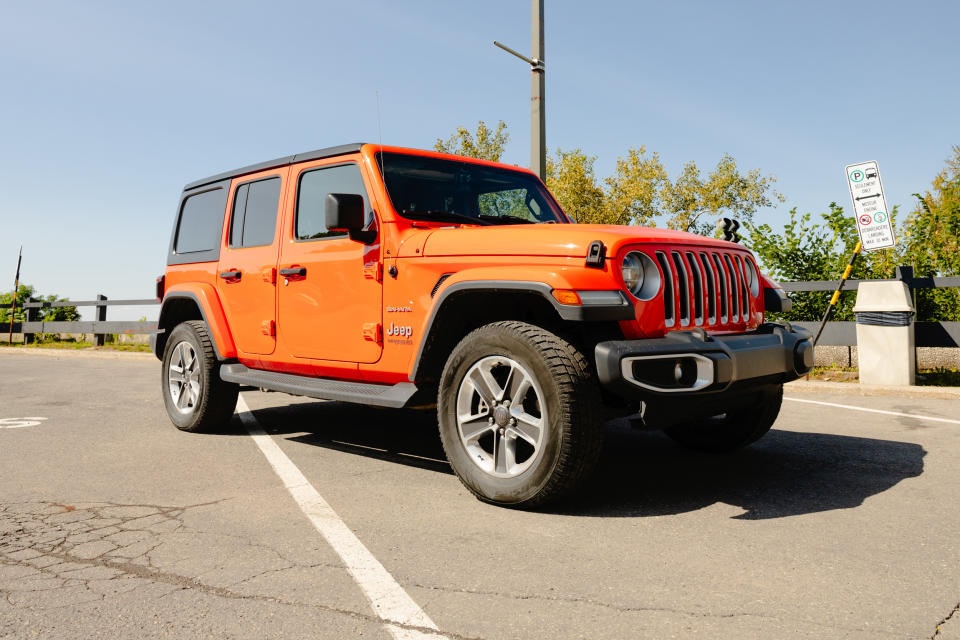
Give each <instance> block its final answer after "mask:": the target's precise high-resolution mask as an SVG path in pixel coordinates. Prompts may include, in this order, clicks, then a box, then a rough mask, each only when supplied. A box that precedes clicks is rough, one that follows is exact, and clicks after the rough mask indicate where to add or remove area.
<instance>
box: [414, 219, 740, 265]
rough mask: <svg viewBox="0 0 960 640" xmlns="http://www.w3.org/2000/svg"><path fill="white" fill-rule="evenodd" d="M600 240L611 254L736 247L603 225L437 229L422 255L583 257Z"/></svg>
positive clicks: (661, 231) (678, 233)
mask: <svg viewBox="0 0 960 640" xmlns="http://www.w3.org/2000/svg"><path fill="white" fill-rule="evenodd" d="M594 240H600V241H601V242H603V243H604V244H605V245H606V247H607V255H608V256H613V255H616V254H617V252H618V251H619V250H620V249H621V248H622V247H624V246H626V245H630V244H646V243H655V244H678V245H697V246H701V247H703V246H708V247H717V248H721V249H727V250H730V249H738V250H740V251H744V250H745V249H744V247H742V246H741V245H738V244H734V243H732V242H725V241H723V240H714V239H713V238H707V237H705V236H701V235H697V234H695V233H687V232H686V231H673V230H670V229H656V228H649V227H631V226H621V225H608V224H522V225H521V224H518V225H497V226H489V227H466V228H459V229H437V230H436V231H433V232H431V233H430V236H429V237H428V238H427V239H426V243H425V244H424V247H423V255H424V256H484V255H497V256H504V255H506V256H559V257H584V256H586V255H587V247H589V246H590V243H591V242H593V241H594Z"/></svg>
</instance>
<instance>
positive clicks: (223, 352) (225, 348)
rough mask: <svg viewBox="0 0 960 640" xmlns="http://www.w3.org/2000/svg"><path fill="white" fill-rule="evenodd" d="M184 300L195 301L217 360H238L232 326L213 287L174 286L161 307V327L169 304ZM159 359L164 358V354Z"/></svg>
mask: <svg viewBox="0 0 960 640" xmlns="http://www.w3.org/2000/svg"><path fill="white" fill-rule="evenodd" d="M183 298H187V299H189V300H193V302H194V303H196V305H197V307H198V308H199V309H200V315H201V316H203V321H204V322H206V323H207V326H208V327H209V328H210V338H211V339H212V340H213V350H214V352H216V354H217V359H218V360H227V359H229V358H236V357H237V347H236V344H234V341H233V334H232V333H230V325H228V324H227V317H226V315H224V313H223V305H222V304H221V303H220V296H219V295H217V290H216V289H214V288H213V286H212V285H209V284H206V283H203V282H187V283H183V284H177V285H174V286H173V287H171V288H170V289H168V290H167V293H166V295H164V297H163V303H162V305H161V307H160V319H159V322H158V324H159V327H160V328H164V327H163V323H164V313H165V312H166V310H167V309H168V308H169V307H168V306H167V303H168V302H170V301H171V300H176V299H183ZM158 344H159V341H158ZM154 353H156V348H154ZM158 357H162V354H161V356H158Z"/></svg>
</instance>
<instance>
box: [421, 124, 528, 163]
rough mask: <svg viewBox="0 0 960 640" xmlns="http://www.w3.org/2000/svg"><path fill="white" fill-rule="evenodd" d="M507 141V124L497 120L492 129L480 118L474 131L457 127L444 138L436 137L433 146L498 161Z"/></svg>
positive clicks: (508, 136)
mask: <svg viewBox="0 0 960 640" xmlns="http://www.w3.org/2000/svg"><path fill="white" fill-rule="evenodd" d="M509 141H510V134H509V133H507V125H506V123H505V122H504V121H503V120H501V121H500V122H498V123H497V128H496V129H494V130H492V131H491V130H490V128H489V127H487V125H486V123H485V122H484V121H483V120H480V121H479V122H478V123H477V131H476V133H472V132H471V131H470V130H469V129H467V128H466V127H457V132H456V133H455V134H453V135H452V136H450V137H449V138H447V139H446V140H444V139H442V138H437V141H436V142H435V143H434V145H433V148H434V150H435V151H439V152H441V153H452V154H454V155H457V156H466V157H468V158H479V159H481V160H491V161H493V162H499V161H500V158H501V157H502V156H503V150H504V148H505V147H506V145H507V142H509Z"/></svg>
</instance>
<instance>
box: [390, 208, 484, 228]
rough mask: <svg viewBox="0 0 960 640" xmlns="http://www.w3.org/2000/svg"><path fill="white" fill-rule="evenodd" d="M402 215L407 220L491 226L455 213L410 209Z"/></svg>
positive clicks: (482, 221) (405, 210)
mask: <svg viewBox="0 0 960 640" xmlns="http://www.w3.org/2000/svg"><path fill="white" fill-rule="evenodd" d="M401 215H403V217H405V218H413V219H415V220H431V221H432V220H436V221H438V222H459V223H461V224H478V225H482V226H488V225H490V224H491V223H489V222H487V221H486V220H480V219H478V218H472V217H470V216H465V215H463V214H462V213H454V212H453V211H430V210H427V211H410V210H409V209H404V210H403V212H402V214H401Z"/></svg>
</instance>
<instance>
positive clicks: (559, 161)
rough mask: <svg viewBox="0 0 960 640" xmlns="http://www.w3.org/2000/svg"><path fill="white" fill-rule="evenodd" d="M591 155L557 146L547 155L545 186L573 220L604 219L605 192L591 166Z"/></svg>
mask: <svg viewBox="0 0 960 640" xmlns="http://www.w3.org/2000/svg"><path fill="white" fill-rule="evenodd" d="M596 159H597V158H596V157H595V156H588V155H587V154H585V153H584V152H583V151H582V150H581V149H574V150H572V151H564V150H562V149H557V154H556V156H550V157H548V158H547V180H546V183H547V188H548V189H550V191H551V192H552V193H553V196H554V197H555V198H556V199H557V202H559V203H560V206H561V207H563V210H564V211H565V212H566V214H567V215H568V216H570V217H571V218H573V219H574V221H575V222H592V223H607V220H606V219H605V217H604V216H605V213H606V211H605V209H606V207H605V204H606V194H605V193H604V191H603V189H602V188H601V187H600V185H599V184H598V182H597V176H596V174H595V173H594V170H593V163H594V162H595V161H596Z"/></svg>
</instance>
